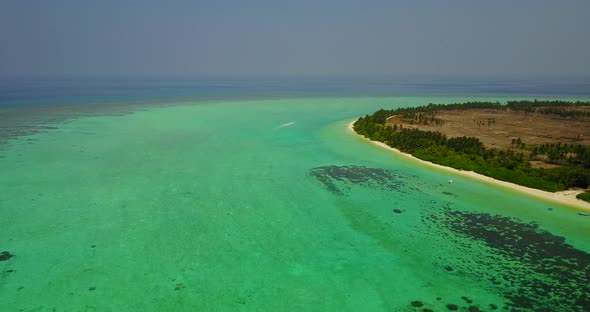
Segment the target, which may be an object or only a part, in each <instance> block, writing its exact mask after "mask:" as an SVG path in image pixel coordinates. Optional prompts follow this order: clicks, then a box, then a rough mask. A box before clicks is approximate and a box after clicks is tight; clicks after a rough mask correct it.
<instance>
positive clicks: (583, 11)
mask: <svg viewBox="0 0 590 312" xmlns="http://www.w3.org/2000/svg"><path fill="white" fill-rule="evenodd" d="M589 38H590V1H589V0H563V1H545V0H518V1H515V0H511V1H507V0H493V1H491V0H490V1H487V0H486V1H484V0H482V1H476V0H469V1H467V0H465V1H463V0H457V1H454V0H449V1H442V0H423V1H420V0H415V1H410V0H408V1H395V0H388V1H387V0H384V1H370V0H367V1H361V0H359V1H348V0H338V1H336V0H327V1H321V0H315V1H309V0H298V1H272V0H251V1H227V0H212V1H188V0H186V1H173V0H170V1H164V0H162V1H151V0H141V1H124V0H119V1H110V0H101V1H84V0H51V1H44V0H39V1H34V0H17V1H13V0H3V1H1V2H0V76H5V77H6V76H8V77H10V76H48V75H49V76H63V75H81V76H119V75H122V76H373V75H379V76H382V75H385V76H437V77H451V76H452V77H456V76H460V77H473V76H477V77H486V76H496V77H498V76H503V77H526V76H537V77H539V76H540V77H579V76H586V77H588V76H589V75H590V39H589Z"/></svg>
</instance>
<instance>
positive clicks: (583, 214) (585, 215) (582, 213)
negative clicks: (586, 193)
mask: <svg viewBox="0 0 590 312" xmlns="http://www.w3.org/2000/svg"><path fill="white" fill-rule="evenodd" d="M578 214H579V215H581V216H583V217H587V216H590V214H588V213H585V212H578Z"/></svg>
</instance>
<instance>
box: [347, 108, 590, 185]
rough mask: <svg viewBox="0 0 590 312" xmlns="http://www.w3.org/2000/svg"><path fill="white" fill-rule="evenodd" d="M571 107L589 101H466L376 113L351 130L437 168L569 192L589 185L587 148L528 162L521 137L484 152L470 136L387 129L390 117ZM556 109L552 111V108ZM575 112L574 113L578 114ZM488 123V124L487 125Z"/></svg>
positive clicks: (423, 119)
mask: <svg viewBox="0 0 590 312" xmlns="http://www.w3.org/2000/svg"><path fill="white" fill-rule="evenodd" d="M571 106H590V102H573V103H572V102H562V101H552V102H547V101H533V102H531V101H513V102H508V105H506V106H504V105H501V104H500V103H491V102H469V103H464V104H448V105H437V104H429V105H428V106H421V107H412V108H399V109H395V110H383V109H381V110H379V111H377V112H375V113H374V114H373V115H371V116H369V115H367V116H365V117H361V118H359V119H358V120H357V121H356V122H355V124H354V130H355V131H356V132H357V133H359V134H361V135H363V136H365V137H367V138H369V139H371V140H374V141H380V142H383V143H385V144H387V145H389V146H391V147H394V148H397V149H399V150H401V151H402V152H406V153H410V154H412V155H413V156H415V157H418V158H420V159H424V160H428V161H431V162H433V163H436V164H440V165H444V166H449V167H453V168H456V169H461V170H470V171H475V172H477V173H480V174H483V175H486V176H489V177H492V178H495V179H499V180H503V181H508V182H513V183H516V184H520V185H524V186H528V187H532V188H537V189H542V190H546V191H552V192H555V191H560V190H564V189H566V188H570V187H582V188H586V187H588V185H590V148H589V147H587V146H581V145H573V144H570V145H568V144H563V145H562V144H550V145H549V144H546V145H541V146H537V147H534V148H532V152H531V154H530V157H527V156H525V155H524V154H523V153H522V152H520V151H521V150H523V149H525V148H526V144H524V142H522V140H521V139H520V138H518V139H513V141H512V146H513V147H515V149H514V150H498V149H489V148H486V147H485V146H484V145H483V143H482V142H481V141H480V140H479V139H478V138H475V137H457V138H447V137H446V136H445V135H444V134H442V133H440V132H437V131H421V130H417V129H404V128H403V125H399V126H398V125H397V124H394V125H393V126H389V125H386V121H387V119H388V118H389V117H391V116H399V117H401V118H404V119H406V120H408V119H409V120H411V121H414V122H419V123H424V124H427V123H435V124H436V123H437V122H441V121H440V120H438V121H437V119H436V117H435V113H436V112H437V111H439V110H452V109H507V108H509V109H512V110H517V111H523V112H527V113H529V112H536V111H538V110H539V109H540V108H543V109H542V113H546V112H552V113H557V114H558V113H559V112H561V110H560V109H564V111H565V108H567V107H571ZM554 108H555V109H554ZM578 113H579V114H578ZM584 114H585V112H584V111H574V113H573V114H570V113H569V112H568V113H567V114H565V113H564V115H563V116H566V117H568V118H571V117H579V116H584ZM489 122H491V121H489ZM529 160H542V161H546V162H550V163H556V164H562V165H566V166H564V167H558V168H552V169H543V168H532V167H531V164H530V161H529Z"/></svg>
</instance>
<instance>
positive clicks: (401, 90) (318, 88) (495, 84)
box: [0, 78, 590, 108]
mask: <svg viewBox="0 0 590 312" xmlns="http://www.w3.org/2000/svg"><path fill="white" fill-rule="evenodd" d="M588 95H590V78H576V79H573V78H572V79H540V78H535V79H486V80H483V79H425V78H421V79H418V78H166V79H156V78H35V79H33V78H30V79H23V78H17V79H8V78H0V107H4V108H14V107H28V106H45V105H54V104H58V105H63V104H65V105H71V104H99V103H113V102H114V103H144V102H162V101H166V100H171V101H177V100H194V99H228V98H269V97H270V98H272V97H275V98H276V97H318V96H338V97H342V96H346V97H350V96H372V97H374V96H510V97H514V96H527V97H531V96H533V97H556V96H567V97H569V98H571V97H578V96H579V97H583V96H588Z"/></svg>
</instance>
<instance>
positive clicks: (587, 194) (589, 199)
mask: <svg viewBox="0 0 590 312" xmlns="http://www.w3.org/2000/svg"><path fill="white" fill-rule="evenodd" d="M576 198H578V199H581V200H585V201H587V202H590V192H585V193H581V194H578V196H576Z"/></svg>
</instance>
